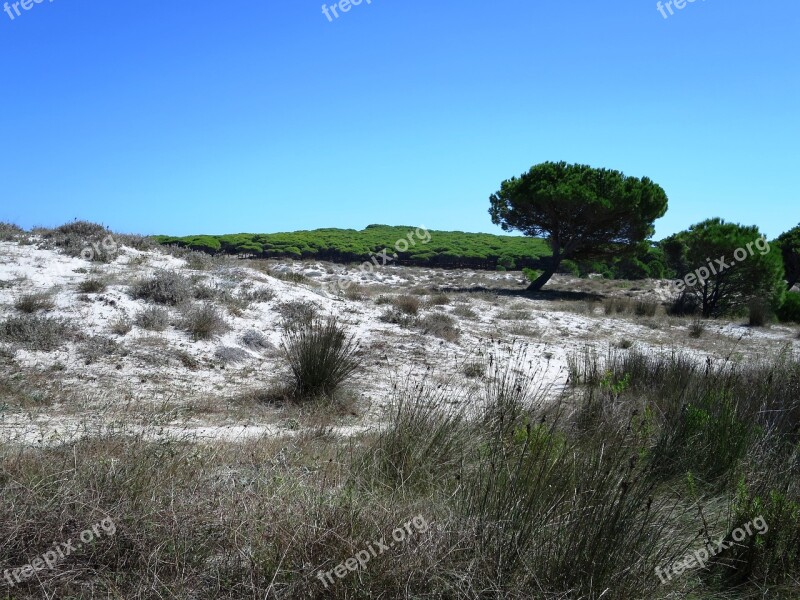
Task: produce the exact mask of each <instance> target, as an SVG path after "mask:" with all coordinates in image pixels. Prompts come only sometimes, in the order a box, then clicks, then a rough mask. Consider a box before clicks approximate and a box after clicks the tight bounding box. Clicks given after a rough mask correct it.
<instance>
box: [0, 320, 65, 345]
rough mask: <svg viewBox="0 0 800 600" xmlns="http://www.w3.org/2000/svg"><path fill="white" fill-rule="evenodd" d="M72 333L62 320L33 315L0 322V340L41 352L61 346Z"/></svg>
mask: <svg viewBox="0 0 800 600" xmlns="http://www.w3.org/2000/svg"><path fill="white" fill-rule="evenodd" d="M72 333H73V329H72V327H70V326H69V325H68V324H67V323H65V322H64V321H61V320H58V319H52V318H46V317H39V316H34V315H25V316H22V317H10V318H8V319H6V320H5V321H2V322H0V341H4V342H11V343H17V344H20V345H21V346H23V347H25V348H27V349H29V350H39V351H42V352H50V351H52V350H55V349H56V348H59V347H61V346H62V345H63V344H64V342H65V341H67V339H69V338H70V337H71V336H72Z"/></svg>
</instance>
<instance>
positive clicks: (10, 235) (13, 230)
mask: <svg viewBox="0 0 800 600" xmlns="http://www.w3.org/2000/svg"><path fill="white" fill-rule="evenodd" d="M24 233H25V230H24V229H22V227H19V226H18V225H14V224H13V223H6V222H5V221H0V241H3V242H6V241H9V240H15V239H17V238H19V237H20V236H21V235H22V234H24Z"/></svg>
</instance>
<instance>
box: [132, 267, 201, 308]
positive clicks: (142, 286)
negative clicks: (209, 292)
mask: <svg viewBox="0 0 800 600" xmlns="http://www.w3.org/2000/svg"><path fill="white" fill-rule="evenodd" d="M132 295H133V297H134V298H136V299H138V300H149V301H151V302H155V303H156V304H166V305H168V306H175V305H177V304H181V303H183V302H185V301H186V300H188V299H189V298H190V297H191V295H192V288H191V285H190V283H189V280H187V279H186V278H185V277H183V276H182V275H179V274H178V273H173V272H172V271H165V270H160V271H157V272H156V273H155V275H153V276H152V277H150V278H149V279H144V280H142V281H140V282H138V283H137V284H135V285H134V286H133V290H132Z"/></svg>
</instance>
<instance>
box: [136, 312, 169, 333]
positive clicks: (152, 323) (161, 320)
mask: <svg viewBox="0 0 800 600" xmlns="http://www.w3.org/2000/svg"><path fill="white" fill-rule="evenodd" d="M169 320H170V319H169V312H168V311H167V310H166V309H164V308H161V307H159V306H150V307H148V308H145V309H144V310H143V311H142V312H140V313H139V314H138V315H136V325H138V326H139V327H141V328H142V329H147V330H148V331H164V330H165V329H166V328H167V327H169Z"/></svg>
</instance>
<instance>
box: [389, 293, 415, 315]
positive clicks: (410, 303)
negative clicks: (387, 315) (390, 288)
mask: <svg viewBox="0 0 800 600" xmlns="http://www.w3.org/2000/svg"><path fill="white" fill-rule="evenodd" d="M392 306H394V307H395V308H396V309H397V310H399V311H400V312H402V313H404V314H406V315H416V314H417V313H419V307H420V301H419V298H418V297H417V296H408V295H406V296H396V297H395V298H392Z"/></svg>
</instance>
